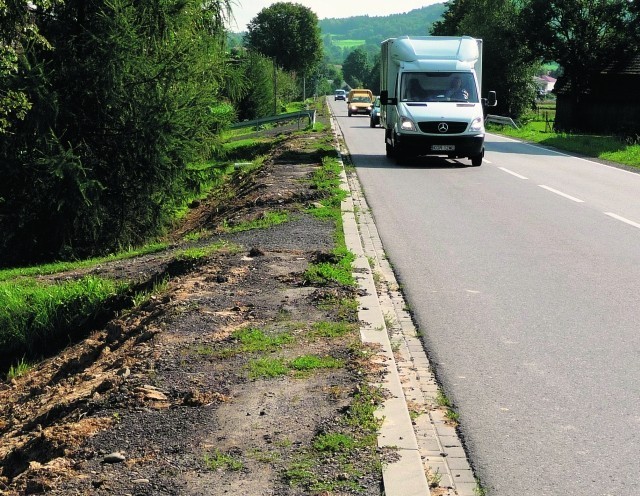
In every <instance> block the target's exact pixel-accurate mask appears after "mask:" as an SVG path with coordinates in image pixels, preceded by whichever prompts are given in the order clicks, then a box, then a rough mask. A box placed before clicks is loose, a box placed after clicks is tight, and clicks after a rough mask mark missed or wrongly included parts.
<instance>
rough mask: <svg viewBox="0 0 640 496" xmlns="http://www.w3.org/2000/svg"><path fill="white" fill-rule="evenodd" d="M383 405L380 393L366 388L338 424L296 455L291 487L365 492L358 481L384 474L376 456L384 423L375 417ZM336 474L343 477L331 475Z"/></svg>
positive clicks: (289, 469) (288, 473)
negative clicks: (366, 475) (378, 436)
mask: <svg viewBox="0 0 640 496" xmlns="http://www.w3.org/2000/svg"><path fill="white" fill-rule="evenodd" d="M381 402H382V394H381V393H380V391H379V390H377V389H373V388H371V387H370V386H368V385H362V387H361V388H360V389H359V392H358V393H357V394H356V395H355V396H354V398H353V401H352V403H351V405H350V406H349V408H348V410H347V412H346V413H345V414H344V415H343V416H342V417H340V419H339V422H338V424H337V425H335V426H334V428H332V429H331V430H330V431H325V432H320V433H318V434H317V435H316V436H315V438H314V439H313V441H312V443H311V446H310V448H308V449H302V450H299V451H298V452H297V453H296V455H295V456H294V459H293V461H292V462H291V463H290V464H289V466H288V467H287V469H286V471H285V478H286V480H287V481H288V482H289V484H290V485H292V486H294V487H300V488H302V489H303V490H306V491H307V492H309V493H316V492H320V491H336V492H340V491H342V490H349V491H353V492H356V493H357V492H362V491H363V488H362V487H361V486H360V485H359V484H358V479H359V478H360V477H362V476H363V475H364V474H365V473H381V471H382V466H381V463H380V460H379V457H378V456H377V453H376V450H377V432H378V429H379V427H380V423H381V421H380V420H379V419H376V418H375V416H374V415H373V412H374V411H375V409H376V408H377V406H376V405H379V404H380V403H381ZM356 464H357V465H356ZM335 473H339V474H341V477H339V478H335V477H334V476H332V475H331V474H335Z"/></svg>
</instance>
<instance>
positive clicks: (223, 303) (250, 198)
mask: <svg viewBox="0 0 640 496" xmlns="http://www.w3.org/2000/svg"><path fill="white" fill-rule="evenodd" d="M320 118H322V116H320ZM329 135H330V131H327V132H326V133H312V134H297V133H291V134H289V135H288V136H287V137H286V139H284V138H282V137H281V138H280V139H279V140H278V145H277V146H276V147H275V148H274V149H272V150H271V152H270V153H269V156H268V158H267V159H266V161H265V163H264V166H263V167H262V168H261V169H260V170H259V171H257V172H256V173H253V174H247V175H243V174H241V173H238V174H235V176H234V178H233V181H232V182H231V183H230V184H229V185H228V186H227V187H226V189H225V191H226V193H227V194H225V195H221V193H220V192H218V193H217V194H216V195H213V196H212V197H211V199H209V200H207V201H203V202H201V203H200V204H199V205H194V208H193V209H192V212H191V215H190V216H189V217H188V219H186V221H185V222H184V223H183V224H182V225H180V226H178V227H177V228H176V230H175V232H174V233H172V237H171V239H172V240H173V242H174V245H173V247H172V248H171V249H169V250H167V251H165V252H162V253H158V254H154V255H148V256H143V257H139V258H137V259H134V260H127V261H119V262H114V263H110V264H105V265H104V266H102V267H99V268H94V269H91V271H92V272H94V273H99V274H100V275H109V276H112V277H116V278H125V279H129V280H136V281H138V282H140V283H141V284H143V283H147V282H149V281H153V280H159V279H161V278H163V277H166V276H167V275H168V276H169V279H168V282H167V283H166V285H165V286H164V287H163V289H162V290H161V291H160V292H159V293H157V294H156V295H155V296H153V297H151V298H150V299H148V300H147V301H146V302H145V303H143V304H141V305H138V306H136V307H134V308H132V309H129V310H126V311H124V312H121V313H119V314H118V315H116V316H114V318H113V319H111V320H110V321H109V322H107V324H106V325H105V326H104V327H101V328H98V329H94V330H93V331H92V332H90V333H89V334H88V335H86V336H85V337H84V338H83V339H81V340H80V341H78V342H76V343H74V344H71V345H69V346H68V347H66V348H65V349H64V350H62V351H60V352H58V353H56V354H55V355H54V356H51V357H49V358H47V359H45V360H43V361H42V362H41V363H39V364H38V365H36V366H35V367H34V368H33V369H32V370H30V371H29V372H28V373H27V374H26V375H24V376H21V377H18V378H16V379H13V380H11V381H4V382H0V494H6V495H17V494H55V495H58V494H95V495H101V494H118V495H126V494H131V495H169V494H171V495H177V494H179V495H209V494H213V495H218V494H225V495H244V496H246V495H252V496H258V495H301V494H323V495H346V494H366V495H376V494H381V493H382V482H381V475H380V471H379V469H376V465H375V461H376V460H379V457H380V455H381V454H380V453H376V452H375V448H374V449H373V452H372V451H371V450H370V449H367V448H361V449H358V450H348V451H347V450H345V452H342V451H341V450H339V449H338V450H335V451H331V450H329V451H327V452H326V453H322V454H321V455H318V454H317V453H316V455H314V456H315V458H314V457H313V456H312V455H311V453H312V451H313V449H312V448H313V442H314V439H315V440H317V439H318V436H319V435H320V434H322V433H328V432H336V431H340V432H344V431H345V429H348V428H349V427H346V424H345V422H344V419H345V416H348V411H349V407H350V405H352V404H353V402H354V401H355V400H354V398H355V397H356V396H357V395H358V393H360V392H361V390H362V385H363V384H364V383H365V382H367V379H372V378H371V377H368V375H367V374H369V373H373V372H368V369H367V361H366V353H363V350H362V348H361V345H360V344H359V334H358V329H357V327H358V326H357V312H356V311H355V309H354V308H353V307H347V308H345V306H344V305H340V304H338V302H339V301H342V300H344V298H353V297H354V290H353V289H352V288H348V287H341V286H338V285H335V284H334V285H327V286H318V287H313V286H308V285H305V284H304V279H303V277H302V275H303V273H304V271H305V269H306V267H307V266H308V264H309V263H310V262H313V261H317V260H323V259H324V258H326V257H327V254H328V253H330V252H331V250H332V249H333V247H334V225H333V224H332V223H331V222H328V221H325V220H321V219H318V218H316V217H314V216H312V215H310V214H308V213H305V211H304V208H307V207H312V206H313V205H314V203H316V202H318V201H319V200H320V199H321V196H322V194H323V193H322V192H320V191H318V190H317V189H313V188H312V187H311V186H310V184H311V183H310V181H309V179H310V177H311V175H312V173H313V171H314V170H316V169H317V168H318V167H319V166H320V164H321V159H322V156H323V153H322V152H318V151H317V148H316V147H314V146H313V145H314V143H317V140H322V139H325V140H326V139H327V136H329ZM273 210H278V211H289V212H292V216H291V220H290V221H289V222H285V223H284V224H281V225H279V226H276V227H271V228H268V229H255V230H251V231H244V232H241V233H237V234H233V235H224V234H220V232H219V228H220V226H222V225H223V223H226V225H234V224H238V223H240V222H244V221H248V220H255V219H259V218H261V217H262V216H263V215H264V213H265V211H273ZM197 232H200V233H205V234H204V235H201V237H200V238H199V239H198V241H192V242H190V243H188V242H185V241H182V240H184V239H185V238H184V236H185V235H186V234H188V233H197ZM223 239H224V240H226V241H228V242H229V244H228V245H227V247H226V248H223V249H221V250H219V251H216V252H214V253H213V254H212V255H209V256H208V257H207V258H206V260H205V261H204V262H199V263H197V264H195V263H186V262H180V263H178V262H176V261H175V259H174V256H175V253H176V251H177V250H178V249H179V248H184V247H185V246H204V245H207V244H211V243H212V242H213V241H216V240H223ZM81 273H82V271H76V272H74V273H65V274H56V276H55V277H56V278H69V277H77V276H79V275H81ZM323 321H326V322H342V323H344V322H347V323H351V324H353V325H352V326H351V327H350V331H349V332H347V333H345V334H343V335H340V336H338V337H331V338H329V337H323V336H319V335H318V334H317V333H314V332H313V329H314V323H317V322H323ZM248 326H250V327H251V328H255V329H259V330H261V331H263V333H264V334H265V335H268V336H270V337H274V338H275V337H278V336H282V335H283V334H284V333H286V335H287V336H289V338H290V339H289V341H288V342H286V343H285V344H284V345H283V346H280V347H272V348H268V347H267V348H266V349H265V350H262V351H251V352H247V351H243V350H242V348H241V346H242V343H241V341H240V339H239V338H238V334H237V333H236V332H237V331H238V330H241V329H245V328H247V327H248ZM234 333H235V334H234ZM303 355H317V356H319V357H333V358H335V359H338V360H341V361H342V363H344V364H345V366H342V367H339V368H327V369H315V370H312V371H310V372H307V373H293V372H289V373H288V374H286V375H284V376H279V377H276V378H269V379H265V378H251V375H250V369H249V366H250V365H251V364H252V363H253V364H255V363H256V360H258V359H261V358H279V359H282V360H283V361H285V362H286V361H287V360H291V359H293V358H295V357H300V356H303ZM352 428H357V426H356V427H352ZM224 457H226V458H224ZM224 460H227V461H228V463H222V462H223V461H224ZM207 461H209V462H210V463H207ZM213 461H218V462H221V463H220V466H218V467H215V466H213Z"/></svg>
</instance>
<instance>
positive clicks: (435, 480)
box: [427, 469, 442, 489]
mask: <svg viewBox="0 0 640 496" xmlns="http://www.w3.org/2000/svg"><path fill="white" fill-rule="evenodd" d="M427 481H428V482H429V487H430V488H431V489H435V488H436V487H438V486H439V485H440V482H441V481H442V474H441V473H440V469H436V471H435V472H432V471H429V473H428V474H427Z"/></svg>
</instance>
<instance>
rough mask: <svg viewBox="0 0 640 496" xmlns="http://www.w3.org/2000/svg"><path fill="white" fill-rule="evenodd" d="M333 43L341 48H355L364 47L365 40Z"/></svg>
mask: <svg viewBox="0 0 640 496" xmlns="http://www.w3.org/2000/svg"><path fill="white" fill-rule="evenodd" d="M331 41H332V43H333V44H334V45H336V46H339V47H340V48H355V47H358V46H361V45H364V44H365V43H366V42H365V40H336V39H332V40H331Z"/></svg>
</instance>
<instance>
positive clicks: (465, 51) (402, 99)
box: [380, 36, 496, 166]
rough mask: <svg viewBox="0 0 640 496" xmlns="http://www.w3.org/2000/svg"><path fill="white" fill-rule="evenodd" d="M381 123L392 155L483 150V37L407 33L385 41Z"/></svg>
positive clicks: (490, 102) (477, 155)
mask: <svg viewBox="0 0 640 496" xmlns="http://www.w3.org/2000/svg"><path fill="white" fill-rule="evenodd" d="M381 48H382V54H381V55H382V58H381V63H380V70H381V74H380V76H381V78H380V88H381V91H380V103H381V109H380V124H381V126H382V127H383V128H384V129H385V143H386V152H387V156H388V157H395V158H396V160H398V161H402V160H403V159H404V158H406V157H409V156H417V155H444V156H447V157H450V158H461V157H467V158H469V159H471V164H472V165H473V166H479V165H481V164H482V158H483V156H484V136H485V130H484V107H485V106H495V105H496V94H495V91H490V92H489V94H488V98H482V93H481V91H482V87H481V84H482V40H479V39H475V38H471V37H469V36H460V37H453V36H411V37H409V36H402V37H399V38H391V39H388V40H385V41H383V42H382V47H381Z"/></svg>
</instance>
